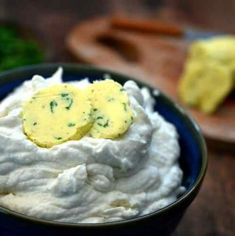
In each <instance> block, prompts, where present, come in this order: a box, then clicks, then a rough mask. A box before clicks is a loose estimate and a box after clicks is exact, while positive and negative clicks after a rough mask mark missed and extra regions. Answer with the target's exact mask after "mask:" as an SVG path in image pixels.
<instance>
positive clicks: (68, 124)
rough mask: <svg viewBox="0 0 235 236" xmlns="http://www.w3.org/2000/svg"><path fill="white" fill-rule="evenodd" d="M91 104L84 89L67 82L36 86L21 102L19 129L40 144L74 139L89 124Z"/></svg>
mask: <svg viewBox="0 0 235 236" xmlns="http://www.w3.org/2000/svg"><path fill="white" fill-rule="evenodd" d="M91 112H92V107H91V104H90V101H89V99H88V98H87V96H86V94H85V92H84V91H83V90H81V89H79V88H77V87H75V86H72V85H69V84H59V85H54V86H51V87H48V88H45V89H42V90H40V91H39V92H38V93H36V94H35V95H34V96H33V97H32V98H31V99H30V100H29V101H27V102H26V103H25V104H24V106H23V111H22V118H23V129H24V132H25V134H26V135H27V136H28V138H29V139H30V140H32V141H33V142H34V143H36V144H37V145H39V146H41V147H47V148H49V147H52V146H54V145H56V144H60V143H63V142H65V141H68V140H78V139H80V138H81V137H82V136H84V135H85V134H86V133H87V132H88V131H89V129H90V127H91V125H92V114H91Z"/></svg>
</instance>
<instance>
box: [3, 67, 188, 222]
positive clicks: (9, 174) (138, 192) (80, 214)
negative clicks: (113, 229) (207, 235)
mask: <svg viewBox="0 0 235 236" xmlns="http://www.w3.org/2000/svg"><path fill="white" fill-rule="evenodd" d="M61 78H62V69H59V70H58V71H57V72H56V73H55V74H54V75H53V76H52V77H50V78H48V79H44V78H43V77H41V76H38V75H36V76H34V77H33V78H32V80H30V81H26V82H24V83H23V84H22V85H21V86H20V87H19V88H17V89H16V90H15V91H14V92H13V93H11V94H10V95H9V96H7V97H6V98H5V99H4V100H3V101H2V102H1V103H0V205H1V206H4V207H7V208H9V209H12V210H15V211H17V212H20V213H23V214H26V215H29V216H34V217H38V218H43V219H47V220H53V221H60V222H75V223H77V222H82V223H88V222H89V223H101V222H110V221H116V220H124V219H129V218H133V217H137V216H140V215H144V214H148V213H150V212H153V211H155V210H157V209H160V208H162V207H164V206H167V205H168V204H170V203H172V202H173V201H175V200H176V198H177V195H179V194H180V193H182V191H184V187H182V186H181V181H182V171H181V169H180V167H179V165H178V157H179V153H180V149H179V144H178V135H177V132H176V129H175V127H174V126H173V125H172V124H170V123H168V122H166V121H165V120H164V119H163V118H162V117H161V116H160V115H159V114H158V113H157V112H154V111H153V105H154V100H153V98H152V97H151V95H150V93H149V91H148V90H147V89H146V88H143V89H139V88H138V86H137V85H136V83H135V82H133V81H127V82H126V83H125V85H124V88H125V90H126V91H127V93H128V96H129V99H130V103H131V107H132V109H133V111H134V113H135V119H134V123H133V124H132V125H131V126H130V128H129V130H128V132H126V133H125V134H124V135H123V136H122V137H121V138H119V139H117V140H110V139H95V138H91V137H88V136H87V137H83V138H82V139H81V140H79V141H68V142H65V143H63V144H60V145H57V146H54V147H52V148H41V147H38V146H37V145H36V144H34V143H33V142H32V141H30V140H29V139H27V137H26V136H25V134H24V133H23V130H22V120H21V117H20V114H21V109H22V104H23V103H24V101H26V100H27V99H29V98H30V97H31V96H32V95H33V94H34V93H36V92H37V91H38V90H40V89H42V88H44V87H47V86H49V85H52V84H57V83H62V79H61ZM73 84H74V85H76V86H78V87H85V86H87V85H88V84H89V81H88V80H87V79H85V80H82V81H79V82H73Z"/></svg>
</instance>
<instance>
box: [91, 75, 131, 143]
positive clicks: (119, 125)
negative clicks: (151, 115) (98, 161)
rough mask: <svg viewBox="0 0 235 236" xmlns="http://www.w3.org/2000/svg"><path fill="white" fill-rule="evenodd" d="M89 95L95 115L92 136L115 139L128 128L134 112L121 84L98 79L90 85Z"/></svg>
mask: <svg viewBox="0 0 235 236" xmlns="http://www.w3.org/2000/svg"><path fill="white" fill-rule="evenodd" d="M88 96H89V97H90V99H91V103H92V107H93V117H94V124H93V126H92V128H91V130H90V134H91V136H92V137H94V138H108V139H115V138H118V137H119V136H121V135H122V134H123V133H125V132H126V131H127V130H128V128H129V126H130V125H131V124H132V121H133V112H132V109H131V107H130V104H129V99H128V96H127V93H126V91H125V90H124V88H123V87H122V85H121V84H119V83H117V82H115V81H113V80H110V79H106V80H103V81H96V82H94V83H93V84H92V85H90V88H89V95H88Z"/></svg>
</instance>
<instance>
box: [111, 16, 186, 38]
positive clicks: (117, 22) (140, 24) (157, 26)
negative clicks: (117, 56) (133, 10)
mask: <svg viewBox="0 0 235 236" xmlns="http://www.w3.org/2000/svg"><path fill="white" fill-rule="evenodd" d="M111 27H113V28H117V29H122V30H128V31H136V32H140V33H151V34H161V35H168V36H175V37H179V36H182V35H183V34H184V30H183V29H182V28H181V27H180V26H178V25H175V24H172V23H168V22H165V21H161V20H156V19H154V20H146V19H137V18H125V17H113V18H112V19H111Z"/></svg>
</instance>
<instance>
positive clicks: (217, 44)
mask: <svg viewBox="0 0 235 236" xmlns="http://www.w3.org/2000/svg"><path fill="white" fill-rule="evenodd" d="M189 57H190V59H191V60H197V61H201V62H202V63H203V61H216V62H219V63H221V64H225V65H227V66H230V65H231V66H234V65H235V37H234V36H220V37H214V38H211V39H206V40H198V41H195V42H194V43H192V45H191V47H190V51H189Z"/></svg>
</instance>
